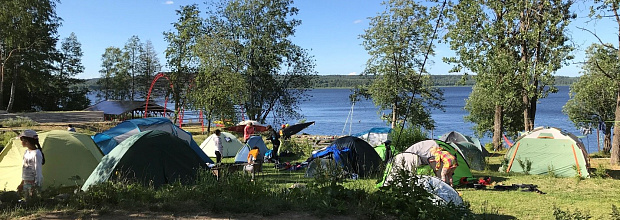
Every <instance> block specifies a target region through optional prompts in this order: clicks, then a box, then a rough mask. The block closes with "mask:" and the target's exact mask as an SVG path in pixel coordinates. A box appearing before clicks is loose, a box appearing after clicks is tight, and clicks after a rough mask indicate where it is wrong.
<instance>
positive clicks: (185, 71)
mask: <svg viewBox="0 0 620 220" xmlns="http://www.w3.org/2000/svg"><path fill="white" fill-rule="evenodd" d="M176 14H177V15H178V16H179V18H178V20H177V22H175V23H173V24H172V25H173V27H174V30H172V31H167V32H164V39H165V40H166V41H167V42H168V47H167V48H166V51H165V54H166V61H167V65H168V68H169V69H170V77H169V79H170V80H171V81H172V86H173V88H174V89H173V90H172V100H173V101H174V109H175V114H174V121H175V122H176V120H177V118H178V115H179V113H180V111H181V110H182V106H184V105H185V103H186V97H187V90H188V89H189V85H190V84H191V81H192V78H193V77H194V76H195V75H196V72H197V69H198V63H199V59H198V56H196V54H195V53H194V52H195V46H196V41H197V39H198V38H199V37H200V36H201V35H202V34H204V33H205V32H204V25H203V19H202V18H201V17H200V10H199V9H198V5H196V4H193V5H187V6H181V9H179V10H177V11H176Z"/></svg>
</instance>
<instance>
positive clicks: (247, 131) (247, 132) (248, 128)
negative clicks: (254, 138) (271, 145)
mask: <svg viewBox="0 0 620 220" xmlns="http://www.w3.org/2000/svg"><path fill="white" fill-rule="evenodd" d="M253 134H254V126H245V128H243V139H244V140H247V139H248V138H250V136H251V135H253Z"/></svg>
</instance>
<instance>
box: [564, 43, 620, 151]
mask: <svg viewBox="0 0 620 220" xmlns="http://www.w3.org/2000/svg"><path fill="white" fill-rule="evenodd" d="M586 53H587V61H586V63H585V65H583V70H584V75H583V76H581V77H579V80H578V81H577V82H575V83H574V84H573V85H571V92H570V99H569V100H568V102H566V105H564V108H563V112H564V113H566V114H567V115H568V118H569V119H570V120H571V121H572V122H573V123H574V124H575V126H577V127H595V128H596V127H598V126H599V123H604V125H605V126H604V128H609V129H604V130H603V133H604V135H605V138H604V144H603V146H604V147H603V151H604V152H605V153H609V151H610V150H611V127H612V126H613V120H614V117H615V115H614V113H615V104H616V95H617V94H616V91H618V84H617V83H615V82H613V81H611V80H609V79H608V78H607V77H605V75H604V74H603V73H602V72H601V71H600V69H599V68H598V66H605V69H618V68H620V64H619V63H618V62H615V61H616V60H618V58H617V56H618V54H617V51H613V50H610V49H609V48H607V47H605V46H602V45H600V44H593V45H592V46H590V47H589V48H588V50H587V51H586Z"/></svg>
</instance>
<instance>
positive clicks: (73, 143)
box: [0, 130, 103, 190]
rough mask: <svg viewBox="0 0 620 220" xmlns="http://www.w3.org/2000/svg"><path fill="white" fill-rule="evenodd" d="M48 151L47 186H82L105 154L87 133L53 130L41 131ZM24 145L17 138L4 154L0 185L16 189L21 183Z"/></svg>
mask: <svg viewBox="0 0 620 220" xmlns="http://www.w3.org/2000/svg"><path fill="white" fill-rule="evenodd" d="M39 144H41V148H42V149H43V154H45V165H43V167H42V172H43V188H46V187H49V186H75V185H81V184H82V183H83V182H84V180H86V178H88V176H89V175H90V173H91V172H92V171H93V170H94V169H95V167H97V164H99V162H100V161H101V158H102V157H103V153H101V150H99V147H97V145H95V143H94V142H93V140H92V139H91V138H90V137H89V136H88V135H86V134H81V133H77V132H69V131H65V130H53V131H48V132H42V133H39ZM25 151H26V148H24V147H23V146H22V144H21V141H20V140H19V139H17V138H13V139H11V140H10V141H9V143H8V144H7V146H6V147H5V148H4V149H3V150H2V153H0V186H1V187H5V188H4V189H5V190H15V189H16V188H17V186H18V185H19V184H20V182H21V180H22V179H21V178H22V165H23V158H24V152H25Z"/></svg>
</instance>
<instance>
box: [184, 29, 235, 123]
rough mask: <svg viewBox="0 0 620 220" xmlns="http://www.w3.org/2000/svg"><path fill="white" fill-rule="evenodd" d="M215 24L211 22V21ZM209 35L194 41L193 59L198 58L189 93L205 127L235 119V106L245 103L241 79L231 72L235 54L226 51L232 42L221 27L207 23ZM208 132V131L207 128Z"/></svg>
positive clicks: (233, 71) (191, 101)
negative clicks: (192, 87)
mask: <svg viewBox="0 0 620 220" xmlns="http://www.w3.org/2000/svg"><path fill="white" fill-rule="evenodd" d="M212 22H215V21H212ZM208 27H209V28H208V29H209V30H210V32H209V34H205V35H203V36H201V37H200V38H199V39H198V42H197V45H198V46H197V47H196V51H195V53H196V55H198V57H199V58H200V67H199V69H198V74H197V75H196V78H195V79H194V83H195V86H196V87H195V89H192V91H191V93H190V103H191V104H192V106H193V108H195V109H201V110H204V111H205V116H206V118H207V120H208V125H210V124H211V121H213V120H216V119H220V120H227V119H228V120H230V119H231V118H235V117H236V112H235V106H236V105H238V104H239V103H242V102H243V101H245V100H246V98H247V96H246V92H247V91H246V88H245V85H244V84H243V83H239V82H243V76H242V75H241V74H240V73H239V72H237V71H235V67H236V66H237V65H236V64H235V63H234V61H235V60H236V53H234V51H233V50H230V48H233V47H234V46H235V45H236V42H235V41H232V40H230V39H227V38H226V36H225V34H226V32H225V31H224V32H222V31H220V28H221V26H218V25H217V24H210V23H208ZM208 130H210V127H209V128H208Z"/></svg>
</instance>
